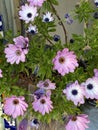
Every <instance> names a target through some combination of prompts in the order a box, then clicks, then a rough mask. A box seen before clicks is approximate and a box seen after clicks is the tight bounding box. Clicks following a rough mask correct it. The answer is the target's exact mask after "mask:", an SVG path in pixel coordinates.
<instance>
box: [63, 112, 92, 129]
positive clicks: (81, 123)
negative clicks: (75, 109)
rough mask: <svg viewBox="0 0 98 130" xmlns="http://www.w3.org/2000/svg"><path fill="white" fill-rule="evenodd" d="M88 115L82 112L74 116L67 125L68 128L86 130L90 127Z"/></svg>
mask: <svg viewBox="0 0 98 130" xmlns="http://www.w3.org/2000/svg"><path fill="white" fill-rule="evenodd" d="M89 122H90V121H89V119H88V115H86V114H80V115H78V116H72V117H71V119H70V120H69V121H68V123H67V125H66V126H65V128H66V130H85V129H86V128H88V125H87V124H88V123H89Z"/></svg>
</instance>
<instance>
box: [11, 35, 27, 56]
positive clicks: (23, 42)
mask: <svg viewBox="0 0 98 130" xmlns="http://www.w3.org/2000/svg"><path fill="white" fill-rule="evenodd" d="M13 41H14V42H15V45H16V46H17V47H19V48H21V49H22V50H23V52H24V54H27V53H28V43H29V39H28V37H23V36H18V37H16V38H14V39H13Z"/></svg>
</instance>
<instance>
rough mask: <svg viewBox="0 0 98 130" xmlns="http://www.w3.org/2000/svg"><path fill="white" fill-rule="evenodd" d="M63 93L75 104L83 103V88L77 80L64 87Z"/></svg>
mask: <svg viewBox="0 0 98 130" xmlns="http://www.w3.org/2000/svg"><path fill="white" fill-rule="evenodd" d="M63 93H64V94H66V98H67V100H71V101H73V102H74V104H75V105H78V104H84V95H85V92H84V88H83V87H82V86H80V85H79V83H78V81H75V83H72V84H70V85H69V86H68V87H66V89H64V90H63Z"/></svg>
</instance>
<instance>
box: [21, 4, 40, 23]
mask: <svg viewBox="0 0 98 130" xmlns="http://www.w3.org/2000/svg"><path fill="white" fill-rule="evenodd" d="M19 16H20V17H19V18H20V19H22V20H24V21H25V22H26V23H29V22H30V21H34V18H35V17H36V16H38V13H37V8H36V7H34V6H30V5H27V4H25V5H23V6H22V7H21V10H20V11H19Z"/></svg>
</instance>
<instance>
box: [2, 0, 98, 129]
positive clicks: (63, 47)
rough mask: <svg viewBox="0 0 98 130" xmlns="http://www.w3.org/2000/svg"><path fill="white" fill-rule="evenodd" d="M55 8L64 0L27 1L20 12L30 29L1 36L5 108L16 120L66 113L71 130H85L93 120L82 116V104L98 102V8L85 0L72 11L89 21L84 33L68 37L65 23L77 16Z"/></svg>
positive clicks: (47, 119)
mask: <svg viewBox="0 0 98 130" xmlns="http://www.w3.org/2000/svg"><path fill="white" fill-rule="evenodd" d="M97 3H98V2H97V1H95V6H97ZM55 6H59V2H58V0H27V2H25V3H22V5H21V7H20V9H19V12H18V14H19V19H21V21H22V23H23V27H24V28H25V32H24V33H23V32H22V31H21V32H18V33H17V35H16V36H13V34H12V32H11V31H8V32H6V33H5V36H4V37H3V38H2V37H1V39H0V43H1V46H0V53H1V57H0V94H1V95H2V102H4V106H3V109H4V113H5V114H7V115H8V116H12V117H13V118H18V117H19V116H20V115H22V116H23V115H24V111H27V112H26V115H25V117H26V118H27V119H28V120H29V116H28V115H29V114H30V116H32V117H33V118H37V119H38V120H40V121H42V122H47V123H49V122H51V121H52V120H60V121H62V119H63V117H64V118H66V120H67V123H66V124H67V125H66V130H71V129H72V130H85V128H86V127H87V124H88V123H89V120H88V116H87V115H86V114H81V113H82V110H81V105H84V104H85V101H86V100H89V99H91V100H93V99H96V104H97V99H98V69H97V68H98V60H97V59H98V53H97V52H98V41H97V40H98V30H97V29H98V9H97V8H94V7H93V6H92V5H91V3H90V2H89V1H87V0H80V2H79V3H78V4H77V5H76V6H75V9H74V10H73V11H72V15H73V19H74V22H75V20H78V22H80V23H81V22H83V23H84V27H83V31H84V33H83V35H78V34H72V39H70V41H68V36H67V30H66V27H65V25H64V22H67V23H68V24H69V26H70V24H72V23H73V19H72V16H70V14H68V13H66V14H65V16H64V20H63V19H62V18H60V16H59V15H58V12H57V10H56V9H55ZM58 23H59V24H60V25H61V26H62V28H63V32H64V34H63V35H64V39H65V42H64V43H62V42H61V39H60V36H59V35H58V34H56V26H57V24H58ZM1 26H2V24H1ZM53 34H54V35H53ZM72 123H74V125H75V127H73V126H72ZM21 124H22V123H21ZM21 124H20V125H21ZM35 124H38V121H37V120H33V123H31V125H32V126H35V127H36V128H38V125H35ZM77 124H79V125H77ZM19 127H20V126H19Z"/></svg>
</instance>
